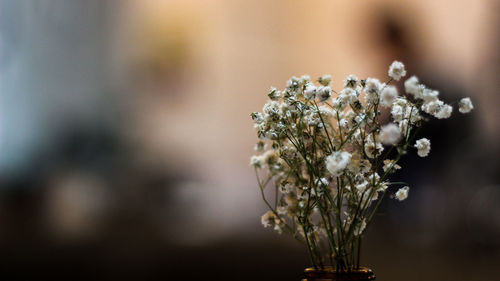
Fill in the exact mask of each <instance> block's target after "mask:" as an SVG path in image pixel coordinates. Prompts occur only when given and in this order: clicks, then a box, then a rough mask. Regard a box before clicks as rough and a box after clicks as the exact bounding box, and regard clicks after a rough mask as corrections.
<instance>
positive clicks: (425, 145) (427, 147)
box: [414, 138, 431, 157]
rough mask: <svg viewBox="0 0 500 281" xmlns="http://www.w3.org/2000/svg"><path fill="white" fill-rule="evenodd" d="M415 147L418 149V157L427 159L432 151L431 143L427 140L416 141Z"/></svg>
mask: <svg viewBox="0 0 500 281" xmlns="http://www.w3.org/2000/svg"><path fill="white" fill-rule="evenodd" d="M414 147H415V148H416V149H418V152H417V154H418V156H420V157H426V156H427V155H429V152H430V151H431V141H430V140H428V139H426V138H422V139H419V140H417V141H416V143H415V146H414Z"/></svg>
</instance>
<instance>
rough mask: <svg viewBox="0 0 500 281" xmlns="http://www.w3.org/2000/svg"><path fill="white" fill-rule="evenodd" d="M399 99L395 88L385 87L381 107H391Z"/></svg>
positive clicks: (381, 94)
mask: <svg viewBox="0 0 500 281" xmlns="http://www.w3.org/2000/svg"><path fill="white" fill-rule="evenodd" d="M397 97H398V90H397V89H396V87H394V86H388V87H385V88H384V89H383V90H382V92H381V93H380V105H382V106H385V107H390V106H391V105H392V103H393V102H394V101H395V100H396V98H397Z"/></svg>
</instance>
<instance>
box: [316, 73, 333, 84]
mask: <svg viewBox="0 0 500 281" xmlns="http://www.w3.org/2000/svg"><path fill="white" fill-rule="evenodd" d="M318 82H319V83H320V84H321V85H323V86H328V85H330V83H331V82H332V76H331V75H330V74H326V75H323V76H321V77H320V78H319V79H318Z"/></svg>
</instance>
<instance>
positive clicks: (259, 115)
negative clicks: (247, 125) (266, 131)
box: [250, 112, 264, 124]
mask: <svg viewBox="0 0 500 281" xmlns="http://www.w3.org/2000/svg"><path fill="white" fill-rule="evenodd" d="M250 116H251V117H252V120H253V122H254V123H255V124H261V123H262V122H264V117H263V116H262V113H260V112H253V113H252V114H250Z"/></svg>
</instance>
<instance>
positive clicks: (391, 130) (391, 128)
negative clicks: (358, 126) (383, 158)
mask: <svg viewBox="0 0 500 281" xmlns="http://www.w3.org/2000/svg"><path fill="white" fill-rule="evenodd" d="M379 138H380V141H381V142H382V143H383V144H389V145H390V144H396V143H397V142H398V141H399V139H400V138H401V131H399V127H398V125H396V124H394V123H389V124H387V125H385V126H383V127H382V129H380V134H379Z"/></svg>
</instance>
